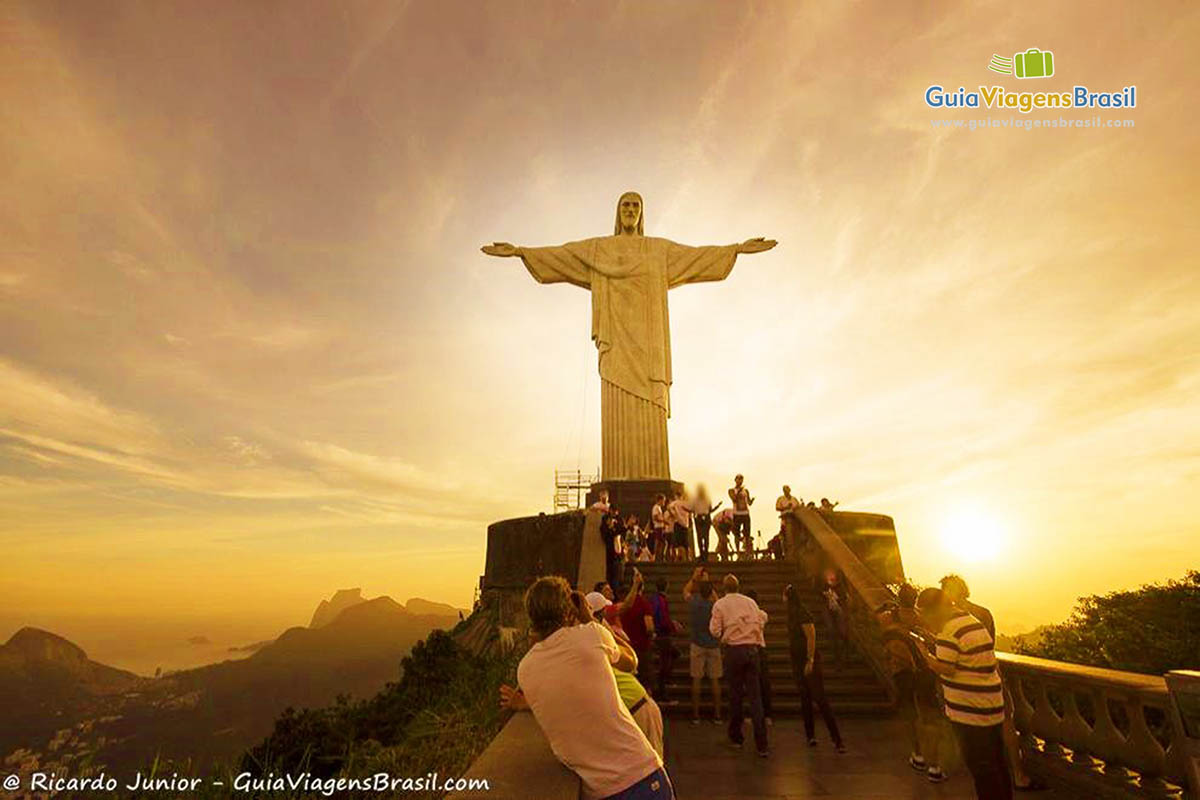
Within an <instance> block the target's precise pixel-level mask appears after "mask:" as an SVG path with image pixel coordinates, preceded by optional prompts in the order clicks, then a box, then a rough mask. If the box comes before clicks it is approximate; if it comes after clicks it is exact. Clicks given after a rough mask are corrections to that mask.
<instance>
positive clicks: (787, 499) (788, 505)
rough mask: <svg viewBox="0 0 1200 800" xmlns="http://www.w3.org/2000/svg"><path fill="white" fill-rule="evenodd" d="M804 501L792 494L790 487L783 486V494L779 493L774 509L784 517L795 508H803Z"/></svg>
mask: <svg viewBox="0 0 1200 800" xmlns="http://www.w3.org/2000/svg"><path fill="white" fill-rule="evenodd" d="M803 507H804V501H803V500H801V499H800V498H799V497H796V496H795V495H794V494H792V487H790V486H784V487H783V494H781V495H779V499H778V500H776V501H775V510H776V511H778V512H779V516H781V517H784V516H787V515H788V514H790V513H791V512H793V511H795V510H796V509H797V508H803Z"/></svg>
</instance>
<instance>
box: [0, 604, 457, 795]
mask: <svg viewBox="0 0 1200 800" xmlns="http://www.w3.org/2000/svg"><path fill="white" fill-rule="evenodd" d="M347 591H348V592H352V593H353V597H357V598H358V602H353V603H349V604H347V605H345V606H344V607H342V608H341V609H340V610H339V611H338V612H337V613H336V614H335V615H334V616H333V617H332V618H330V619H329V620H327V621H325V622H324V623H323V624H321V625H319V626H317V627H299V626H298V627H294V628H289V629H288V630H286V631H284V632H283V633H282V634H281V635H280V636H279V637H278V638H276V639H275V640H274V641H272V642H270V643H269V644H266V645H265V646H263V647H261V648H260V649H258V650H257V651H256V652H254V653H253V654H252V655H250V656H249V657H248V658H243V659H238V660H231V661H222V662H220V663H217V664H210V665H207V666H203V667H197V668H195V669H188V670H182V671H179V672H173V673H170V674H168V675H166V676H163V677H161V678H141V677H139V676H137V675H134V674H132V673H128V672H124V671H123V670H118V669H115V668H112V667H107V666H105V665H103V664H98V663H96V662H93V661H90V660H89V659H88V658H87V656H86V654H85V653H84V652H83V650H82V649H80V648H79V647H77V646H76V645H74V644H72V643H71V642H69V641H67V640H66V639H64V638H62V637H60V636H56V635H54V634H52V633H47V632H46V631H38V630H35V629H32V628H26V629H23V630H21V631H19V632H18V633H17V634H16V635H14V636H13V638H12V639H10V640H9V642H8V643H7V644H5V645H4V646H3V648H0V759H2V758H3V756H4V755H6V754H8V753H10V752H11V751H13V750H15V749H17V748H25V749H27V750H29V751H30V752H31V753H33V754H36V756H37V758H38V760H39V764H40V765H41V768H43V769H44V768H47V767H49V768H55V767H59V766H61V767H63V768H70V767H71V766H72V764H73V763H77V762H78V761H79V760H81V759H84V758H88V759H90V760H91V762H92V763H94V764H103V765H105V766H107V767H108V769H109V770H110V771H113V770H119V769H124V770H129V769H137V768H139V767H144V766H145V765H147V764H149V763H150V762H151V761H152V760H153V759H154V758H155V757H156V755H157V756H159V757H160V759H165V760H166V761H164V762H163V763H166V762H175V763H182V762H185V761H190V762H191V764H193V765H195V766H197V767H199V768H201V769H203V768H205V767H207V766H208V765H210V764H212V763H214V762H219V761H223V760H228V759H231V758H234V757H236V756H238V755H239V754H240V753H241V752H242V751H243V750H245V749H246V748H247V747H249V746H250V745H253V744H255V743H256V742H258V741H259V740H261V739H262V738H263V737H264V736H266V735H267V734H268V733H269V732H270V731H271V728H272V726H273V724H274V721H275V719H276V717H278V715H279V714H280V713H281V712H282V711H283V710H284V709H286V708H288V707H294V708H304V707H308V708H319V707H324V706H327V705H330V704H332V703H333V702H335V700H336V699H337V698H338V696H339V695H348V696H350V697H354V698H368V697H371V696H373V695H374V694H375V693H377V692H378V691H379V690H380V689H382V688H383V687H384V685H385V684H386V683H387V682H389V681H395V680H398V679H399V677H400V662H401V659H403V657H404V656H406V655H407V654H408V652H409V650H410V649H411V648H412V646H413V645H414V644H415V643H416V642H418V641H420V640H422V639H424V638H425V637H426V636H428V635H429V633H430V632H431V631H433V630H434V629H436V628H450V627H453V626H454V625H455V624H457V622H458V612H457V610H455V609H453V608H452V607H450V606H444V608H446V609H449V611H447V612H444V613H433V614H426V613H420V614H414V613H410V611H408V610H407V609H406V608H405V607H404V606H402V605H400V604H399V603H397V602H396V601H395V600H392V599H391V598H390V597H376V598H374V599H371V600H367V599H364V598H362V597H361V593H360V592H359V591H358V590H357V589H355V590H343V591H342V592H338V593H336V594H335V595H334V597H333V599H332V600H331V601H322V605H323V606H328V607H335V605H336V604H335V603H334V602H333V601H336V600H337V599H338V596H339V595H343V594H344V593H345V592H347ZM346 596H347V598H348V599H352V598H351V596H350V595H346ZM341 602H344V601H341ZM442 607H443V606H442V604H433V603H429V604H427V605H424V606H422V605H421V604H420V603H418V605H417V608H418V609H421V610H425V609H427V608H439V609H440V608H442ZM320 608H321V607H320V606H319V607H318V610H320ZM315 617H316V615H314V621H316V620H315ZM10 722H12V723H15V724H10ZM66 754H69V755H66ZM131 774H132V773H131Z"/></svg>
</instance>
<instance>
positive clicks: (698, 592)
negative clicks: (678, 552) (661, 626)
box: [684, 567, 722, 725]
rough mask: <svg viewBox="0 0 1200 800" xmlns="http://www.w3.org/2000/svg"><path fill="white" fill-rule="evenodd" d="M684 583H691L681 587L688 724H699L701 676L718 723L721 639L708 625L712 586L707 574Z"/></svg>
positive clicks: (710, 619) (712, 598)
mask: <svg viewBox="0 0 1200 800" xmlns="http://www.w3.org/2000/svg"><path fill="white" fill-rule="evenodd" d="M697 569H698V570H701V569H703V568H702V567H701V568H697ZM688 586H691V587H693V588H692V591H691V592H688V591H687V589H686V588H685V589H684V595H685V597H686V599H687V604H688V625H689V628H690V630H689V638H690V640H691V643H690V646H689V647H688V673H689V674H690V675H691V676H692V724H693V725H699V724H700V690H701V688H702V686H703V681H704V679H705V678H708V679H709V680H710V681H711V682H712V696H713V722H714V723H716V724H717V725H720V724H721V674H722V672H721V642H720V641H719V640H717V639H716V638H715V637H714V636H713V635H712V632H711V631H709V629H708V626H709V624H710V623H711V622H712V609H713V601H714V599H715V597H714V592H713V587H712V583H711V582H710V581H709V580H708V575H707V574H704V575H703V577H702V578H701V579H700V580H698V581H688Z"/></svg>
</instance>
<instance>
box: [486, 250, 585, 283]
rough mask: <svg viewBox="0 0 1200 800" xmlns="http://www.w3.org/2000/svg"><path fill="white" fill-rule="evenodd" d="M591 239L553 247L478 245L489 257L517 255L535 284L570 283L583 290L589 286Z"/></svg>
mask: <svg viewBox="0 0 1200 800" xmlns="http://www.w3.org/2000/svg"><path fill="white" fill-rule="evenodd" d="M594 249H595V248H594V246H593V242H592V240H587V239H585V240H583V241H581V242H567V243H566V244H564V245H558V246H556V247H518V246H516V245H513V244H509V243H508V242H493V243H492V244H488V245H484V246H483V247H481V248H480V250H482V251H483V252H485V253H487V254H488V255H489V256H498V257H500V258H509V257H514V256H515V257H518V258H520V259H521V261H522V262H524V264H525V268H526V269H528V270H529V274H530V275H532V276H533V278H534V280H536V281H537V282H538V283H571V284H574V285H576V286H580V287H582V288H584V289H590V288H591V285H592V279H591V272H592V263H591V262H592V253H593V252H594Z"/></svg>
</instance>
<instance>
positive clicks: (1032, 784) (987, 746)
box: [501, 475, 1044, 800]
mask: <svg viewBox="0 0 1200 800" xmlns="http://www.w3.org/2000/svg"><path fill="white" fill-rule="evenodd" d="M728 494H729V500H730V507H729V508H727V509H725V510H724V511H721V512H719V513H714V512H718V508H719V506H720V505H722V503H716V504H713V503H712V502H711V500H710V499H709V497H708V495H707V493H706V492H705V490H704V487H703V486H699V487H697V490H696V493H695V496H694V498H692V499H688V498H687V497H686V496H685V495H684V494H683V493H682V492H679V493H677V495H676V497H675V498H674V499H673V500H672V501H671V502H670V503H664V500H665V498H663V497H662V496H661V495H660V496H659V497H658V498H657V500H656V502H655V505H654V508H653V510H652V511H651V515H650V517H651V525H650V527H649V530H648V531H643V530H642V528H641V527H640V526H639V525H638V521H637V519H636V518H632V517H622V516H621V515H620V514H619V513H618V512H617V511H616V510H615V509H612V508H611V507H610V506H609V505H608V498H607V497H604V496H602V497H601V498H600V499H599V501H598V503H597V505H596V507H595V508H596V510H597V511H599V512H601V513H603V514H604V515H605V516H604V522H603V524H602V532H603V538H604V541H605V544H606V548H607V552H608V553H609V554H610V559H609V575H608V580H605V581H601V582H599V583H598V584H596V585H595V586H594V587H592V590H591V591H590V592H588V593H587V594H584V593H583V592H582V591H581V590H579V589H573V588H572V587H571V586H569V585H568V584H567V582H566V581H565V580H564V579H562V578H560V577H544V578H540V579H538V580H537V581H536V582H535V583H534V584H533V585H532V586H531V587H530V588H529V590H528V591H527V592H526V595H525V611H526V613H527V615H528V617H529V623H530V631H531V637H532V638H533V640H534V641H533V644H532V646H531V647H530V649H529V652H528V653H527V654H526V655H525V656H524V658H523V659H522V660H521V663H520V665H519V667H518V670H517V681H518V687H519V688H518V687H510V686H507V685H506V686H503V687H501V704H502V705H503V706H505V707H507V708H512V709H529V710H531V711H532V712H533V714H534V716H535V718H536V719H537V721H538V723H539V725H540V726H541V728H542V730H543V731H544V733H545V734H546V738H547V740H548V741H549V744H550V747H551V749H552V750H553V752H554V754H555V755H556V756H557V757H558V759H559V760H560V761H562V763H563V764H565V765H566V766H567V767H569V768H570V769H572V770H574V771H575V773H576V774H578V775H579V777H580V779H581V781H582V786H583V796H584V797H585V798H589V799H591V798H622V799H623V800H642V799H643V798H645V799H646V800H659V799H660V798H661V799H662V800H666V799H667V798H673V797H674V796H675V794H674V789H673V787H672V784H671V780H670V778H669V776H668V775H667V772H666V769H665V767H664V761H663V715H662V710H661V705H666V704H672V703H673V701H670V700H668V699H667V688H668V680H669V679H670V676H671V674H672V672H673V671H674V668H675V664H676V663H677V662H678V660H679V659H680V658H682V657H683V656H684V654H683V653H682V652H680V650H679V648H678V647H677V646H676V642H677V641H682V638H683V635H684V634H686V640H687V646H688V651H687V654H686V657H687V659H688V673H689V675H690V678H691V723H692V725H703V724H704V720H703V718H702V715H701V709H702V702H701V701H702V699H703V695H704V692H705V689H706V688H707V689H708V691H709V692H710V693H711V708H712V716H711V717H710V720H711V722H712V723H714V724H716V725H718V726H723V727H724V734H725V737H726V738H727V740H728V742H729V745H730V746H731V747H734V748H737V749H741V748H742V747H743V746H744V742H745V738H746V733H745V723H746V721H747V718H748V721H749V723H750V726H749V727H750V732H751V735H752V737H753V741H754V747H755V751H756V752H757V754H758V755H759V756H760V757H763V758H767V757H769V755H770V752H771V751H770V748H769V738H768V737H769V729H770V728H771V726H772V724H773V720H772V705H773V703H772V689H771V681H770V670H769V668H768V662H767V642H766V626H767V622H768V614H767V612H766V611H764V610H763V609H762V608H761V607H760V605H759V602H758V599H759V598H758V595H757V593H756V592H755V590H754V589H753V588H748V587H746V588H744V587H743V586H742V583H741V581H740V580H739V578H738V576H737V575H736V574H735V573H734V572H729V573H728V574H725V575H724V576H722V577H721V578H720V580H714V579H713V578H712V577H710V575H709V572H708V566H709V564H708V563H706V562H707V555H708V547H707V545H708V540H709V532H710V530H716V531H717V533H718V540H717V549H716V555H717V558H718V559H721V560H732V557H733V556H734V555H735V553H736V555H737V557H738V559H739V560H740V559H744V558H754V557H772V556H773V557H775V558H781V557H782V555H783V553H782V550H780V551H778V552H774V551H772V549H771V548H769V547H768V548H766V549H765V551H762V552H756V551H755V549H754V548H753V547H752V546H751V545H750V544H749V542H750V538H749V537H750V514H749V511H750V507H751V506H752V505H753V503H754V497H753V496H752V495H751V494H750V492H749V490H748V489H746V487H745V485H744V482H743V479H742V476H740V475H739V476H737V478H736V479H735V481H734V486H733V487H731V488H730V490H729V493H728ZM835 506H836V504H835V503H831V502H829V501H828V500H824V499H823V500H822V501H821V505H820V506H817V505H816V504H805V503H803V501H802V500H800V498H797V497H794V496H793V495H792V494H791V490H790V488H789V487H787V486H785V487H783V494H782V495H781V496H780V497H779V498H778V500H777V501H776V506H775V510H776V511H777V512H778V513H779V514H780V517H781V519H782V518H784V517H785V516H786V515H788V514H790V513H791V512H793V511H796V510H798V509H800V508H810V509H812V510H814V511H817V512H818V513H824V514H829V513H831V512H832V511H833V509H834V507H835ZM723 514H724V515H726V516H725V517H724V519H722V515H723ZM693 526H694V527H693ZM693 530H694V532H695V534H696V540H697V543H698V544H699V547H698V548H697V551H698V560H699V561H700V563H699V564H698V565H697V566H696V567H695V569H694V570H693V572H692V574H691V577H690V579H689V580H688V581H687V583H686V584H685V585H684V586H683V587H682V590H681V596H682V599H683V602H684V604H685V606H686V611H685V612H684V613H683V615H682V616H681V619H682V620H684V621H680V620H677V619H675V618H674V617H673V616H672V610H671V604H670V601H669V599H668V588H669V587H668V584H667V582H666V581H665V580H663V579H661V578H660V579H658V580H656V581H655V582H654V586H653V589H649V588H648V587H647V586H646V581H645V579H644V577H643V575H642V573H641V571H640V570H639V569H638V568H637V562H639V561H647V560H653V559H657V558H663V559H667V560H671V561H682V560H685V559H689V558H690V553H691V550H690V546H691V533H692V532H693ZM728 536H732V537H733V541H734V542H735V543H736V547H735V550H734V551H731V550H730V549H729V548H728V545H725V546H724V547H723V546H722V543H723V542H724V541H725V540H726V537H728ZM777 538H779V539H780V541H782V531H781V535H780V536H779V537H777ZM631 551H632V552H631ZM620 552H624V554H625V561H626V562H632V563H631V564H630V565H629V567H630V571H631V573H632V579H631V580H630V581H629V583H628V586H627V587H625V586H624V585H623V583H622V582H621V581H620V580H618V578H619V577H620V576H621V573H622V571H621V570H617V569H615V567H616V566H620V565H621V564H622V560H621V559H619V558H615V557H613V556H615V555H616V554H617V553H620ZM733 568H734V569H736V567H733ZM969 597H970V592H969V590H968V587H967V584H966V582H965V581H964V580H963V579H962V578H961V577H959V576H957V575H947V576H946V577H945V578H943V579H942V581H941V586H940V588H927V589H924V590H923V591H919V590H918V589H916V588H915V587H913V586H911V585H904V586H901V587H900V589H899V591H898V592H897V593H896V599H895V601H894V602H889V603H886V604H885V605H884V606H883V607H881V608H880V609H878V610H877V611H876V614H877V617H878V620H879V622H880V627H881V629H882V631H883V645H884V650H885V652H886V663H887V666H888V668H889V669H890V671H891V675H892V679H893V682H894V685H895V686H896V689H897V694H898V702H899V709H900V712H901V714H902V716H903V717H904V719H905V720H906V721H907V723H908V727H909V729H910V732H911V738H912V753H911V755H910V756H909V764H910V765H911V766H912V768H913V769H915V770H918V771H920V772H921V773H922V774H923V775H925V776H926V777H927V779H928V780H929V781H930V782H932V783H940V782H942V781H944V780H945V779H946V774H945V772H944V771H943V766H944V764H943V759H942V756H943V755H944V754H943V753H942V752H941V748H940V739H941V736H940V731H941V729H942V727H944V726H946V725H948V726H949V727H950V728H951V729H952V730H953V732H954V736H955V738H956V739H957V742H958V748H959V751H960V752H961V755H962V761H963V763H964V764H965V766H966V768H967V769H968V771H969V772H970V773H971V775H972V778H973V779H974V782H975V789H976V795H977V797H978V798H980V800H998V799H1000V798H1004V799H1005V800H1009V799H1010V798H1011V797H1012V792H1013V789H1014V788H1016V789H1018V790H1029V789H1039V788H1044V787H1043V786H1042V785H1041V784H1040V783H1038V782H1037V781H1035V780H1032V779H1031V778H1030V777H1029V776H1028V775H1027V774H1026V773H1025V771H1024V770H1023V768H1022V766H1021V761H1020V750H1019V747H1018V742H1017V735H1016V730H1015V728H1014V727H1013V725H1012V701H1011V698H1010V697H1009V696H1008V694H1007V692H1006V690H1005V689H1004V686H1003V684H1002V682H1001V680H1000V675H999V671H998V668H997V663H996V656H995V623H994V621H993V619H992V615H991V614H990V612H988V610H987V609H985V608H983V607H981V606H978V605H976V604H974V603H972V602H971V601H970V599H969ZM806 600H807V602H806ZM810 604H811V605H813V606H816V609H815V611H814V609H813V608H810ZM782 608H783V609H784V614H785V615H786V632H787V633H786V635H787V640H788V641H787V652H788V655H789V660H790V664H791V672H792V676H793V679H794V681H795V682H796V686H797V689H798V691H799V695H800V706H801V708H800V710H801V714H802V717H803V725H804V731H805V735H806V739H807V742H808V745H809V746H810V747H816V746H817V745H818V741H817V738H816V724H815V718H816V715H817V714H818V713H819V714H820V716H821V718H822V720H823V723H824V726H825V729H826V731H827V733H828V736H829V739H830V740H831V742H832V744H833V746H834V748H835V750H836V751H837V752H838V753H844V752H845V751H846V746H845V744H844V742H843V740H842V735H841V731H840V729H839V727H838V723H837V719H836V718H835V716H834V712H833V709H832V707H831V705H830V702H829V699H828V697H827V695H826V692H825V686H824V676H825V672H826V670H827V669H833V670H835V671H840V670H843V669H846V668H847V663H848V660H849V659H850V654H851V652H852V645H851V643H850V637H849V612H848V608H849V593H848V591H847V587H846V585H845V580H844V577H843V576H842V575H840V574H839V573H838V572H836V571H834V570H825V571H824V572H822V573H821V574H820V575H819V576H818V577H817V578H816V580H814V581H813V583H812V585H811V586H808V587H806V588H805V587H796V586H793V585H788V586H787V587H786V588H785V589H784V591H783V596H782ZM818 617H819V618H820V619H821V620H822V622H823V627H824V629H825V630H826V631H827V635H828V636H829V637H830V639H831V640H832V641H831V643H830V647H829V649H828V651H827V652H829V653H830V655H831V661H832V663H831V664H825V663H823V658H822V648H819V647H818V642H817V624H816V622H817V619H818ZM723 690H724V692H723ZM723 693H724V694H725V695H726V697H727V706H726V705H723V703H722V695H723ZM726 707H727V711H728V715H727V716H723V714H722V711H723V709H724V708H726Z"/></svg>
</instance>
